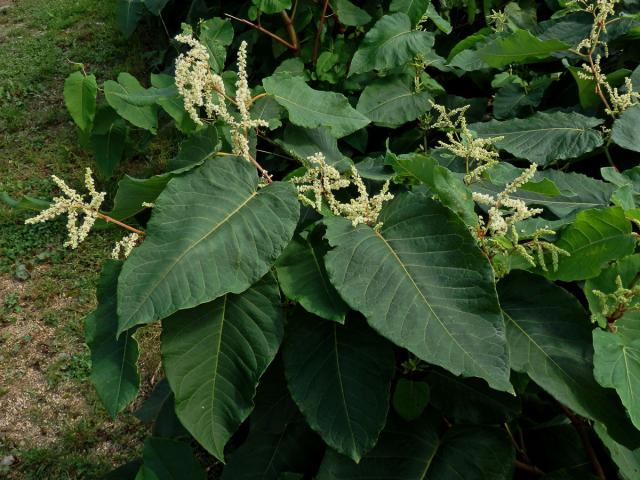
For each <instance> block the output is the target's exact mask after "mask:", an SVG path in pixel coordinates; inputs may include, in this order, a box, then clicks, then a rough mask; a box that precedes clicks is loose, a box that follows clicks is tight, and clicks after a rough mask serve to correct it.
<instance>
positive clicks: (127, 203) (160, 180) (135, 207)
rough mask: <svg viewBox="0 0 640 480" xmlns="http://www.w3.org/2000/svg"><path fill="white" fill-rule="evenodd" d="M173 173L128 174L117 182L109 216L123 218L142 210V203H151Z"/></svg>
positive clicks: (117, 218)
mask: <svg viewBox="0 0 640 480" xmlns="http://www.w3.org/2000/svg"><path fill="white" fill-rule="evenodd" d="M172 178H173V174H167V173H165V174H162V175H154V176H153V177H149V178H134V177H130V176H129V175H125V176H124V177H122V180H120V181H119V182H118V190H117V191H116V196H115V199H114V200H113V210H111V212H109V216H110V217H111V218H115V219H116V220H124V219H127V218H130V217H133V216H134V215H136V214H137V213H140V212H141V211H143V210H144V209H145V208H146V207H144V206H143V205H142V204H143V203H145V202H146V203H153V202H154V201H155V200H156V198H157V197H158V195H160V193H161V192H162V190H164V187H166V186H167V183H168V182H169V180H171V179H172Z"/></svg>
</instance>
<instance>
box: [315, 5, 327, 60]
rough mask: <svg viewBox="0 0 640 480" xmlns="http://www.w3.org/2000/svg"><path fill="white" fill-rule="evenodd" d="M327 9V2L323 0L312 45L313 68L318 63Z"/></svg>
mask: <svg viewBox="0 0 640 480" xmlns="http://www.w3.org/2000/svg"><path fill="white" fill-rule="evenodd" d="M328 8H329V0H324V4H323V5H322V14H321V15H320V21H319V22H318V30H317V31H316V39H315V42H314V44H313V56H312V63H313V66H314V67H315V66H316V63H317V62H318V53H319V51H320V37H322V29H323V28H324V22H325V21H326V20H327V9H328Z"/></svg>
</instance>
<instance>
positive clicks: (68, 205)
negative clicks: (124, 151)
mask: <svg viewBox="0 0 640 480" xmlns="http://www.w3.org/2000/svg"><path fill="white" fill-rule="evenodd" d="M51 178H52V179H53V181H54V183H55V184H56V185H57V186H58V188H60V190H61V191H62V196H60V197H54V199H53V201H52V203H51V205H50V206H49V207H48V208H47V209H45V210H43V211H42V212H40V213H39V214H38V215H36V216H35V217H32V218H29V219H27V220H26V221H25V223H26V224H34V223H42V222H46V221H47V220H52V219H54V218H56V217H58V216H60V215H63V214H66V215H67V233H68V239H67V241H66V242H65V244H64V246H65V247H71V248H74V249H75V248H77V247H78V245H79V244H80V243H81V242H82V241H84V240H85V239H86V238H87V236H88V235H89V232H90V231H91V228H92V227H93V224H94V223H95V221H96V219H97V218H98V211H99V209H100V205H102V202H103V201H104V197H105V196H106V194H105V193H104V192H98V191H97V190H96V187H95V183H94V181H93V177H92V173H91V169H90V168H87V169H86V172H85V179H84V184H85V187H86V188H87V191H88V193H89V197H90V199H89V200H88V201H85V199H84V198H83V197H82V195H80V194H79V193H78V192H77V191H76V190H74V189H73V188H71V187H69V186H68V185H67V184H66V183H65V182H64V180H62V179H60V178H58V177H57V176H55V175H52V176H51ZM80 215H82V222H80Z"/></svg>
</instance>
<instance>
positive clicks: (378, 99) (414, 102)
mask: <svg viewBox="0 0 640 480" xmlns="http://www.w3.org/2000/svg"><path fill="white" fill-rule="evenodd" d="M429 100H431V95H429V93H428V92H427V91H421V92H416V91H414V90H413V88H412V87H411V86H410V85H409V84H407V82H406V81H404V80H403V79H402V78H399V77H387V78H383V79H380V80H377V81H374V82H372V83H370V84H369V85H367V86H366V87H365V89H364V90H363V92H362V94H361V95H360V99H359V100H358V105H357V107H356V109H357V110H358V111H359V112H360V113H362V114H363V115H364V116H365V117H367V118H368V119H370V120H371V121H372V122H373V123H374V124H376V125H380V126H383V127H389V128H395V127H399V126H400V125H403V124H404V123H407V122H410V121H411V120H415V119H416V118H418V117H419V116H420V115H422V114H423V113H425V112H426V111H427V110H429V109H430V108H431V105H430V104H429Z"/></svg>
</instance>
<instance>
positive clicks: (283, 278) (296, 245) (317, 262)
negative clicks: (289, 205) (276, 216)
mask: <svg viewBox="0 0 640 480" xmlns="http://www.w3.org/2000/svg"><path fill="white" fill-rule="evenodd" d="M327 250H328V246H327V244H326V242H325V241H324V240H323V238H322V230H321V229H320V228H315V229H314V230H313V231H311V232H301V233H300V234H299V235H296V236H295V237H294V238H293V240H292V241H291V243H290V244H289V245H288V246H287V248H285V250H284V252H283V253H282V255H280V258H279V259H278V261H277V263H276V269H277V271H278V280H279V282H280V288H282V291H283V292H284V293H285V295H286V296H287V298H289V299H291V300H294V301H297V302H300V304H301V305H302V306H303V307H304V308H305V310H307V311H308V312H311V313H314V314H316V315H318V316H319V317H322V318H326V319H328V320H333V321H335V322H339V323H344V316H345V315H346V313H347V311H348V310H349V307H348V306H347V305H346V304H345V303H344V302H343V301H342V299H341V298H340V295H338V292H336V289H335V288H334V287H333V285H332V284H331V282H330V281H329V278H328V276H327V271H326V269H325V266H324V255H325V254H326V253H327Z"/></svg>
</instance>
